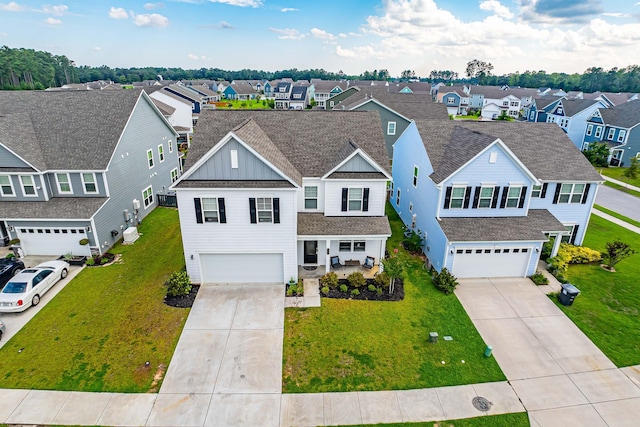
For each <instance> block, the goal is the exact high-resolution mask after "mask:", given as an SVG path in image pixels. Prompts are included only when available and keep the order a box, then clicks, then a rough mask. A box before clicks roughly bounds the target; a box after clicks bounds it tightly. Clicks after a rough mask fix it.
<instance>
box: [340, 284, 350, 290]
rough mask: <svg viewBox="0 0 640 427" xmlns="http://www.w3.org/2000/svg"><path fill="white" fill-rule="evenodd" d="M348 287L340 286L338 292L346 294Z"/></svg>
mask: <svg viewBox="0 0 640 427" xmlns="http://www.w3.org/2000/svg"><path fill="white" fill-rule="evenodd" d="M348 290H349V287H348V286H347V285H340V292H347V291H348Z"/></svg>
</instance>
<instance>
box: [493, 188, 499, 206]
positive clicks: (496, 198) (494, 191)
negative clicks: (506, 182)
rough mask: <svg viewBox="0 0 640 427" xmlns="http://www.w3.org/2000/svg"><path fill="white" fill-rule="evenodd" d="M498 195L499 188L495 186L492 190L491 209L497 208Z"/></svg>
mask: <svg viewBox="0 0 640 427" xmlns="http://www.w3.org/2000/svg"><path fill="white" fill-rule="evenodd" d="M499 195H500V186H499V185H496V187H495V188H494V189H493V200H492V201H491V208H493V209H495V208H497V207H498V196H499Z"/></svg>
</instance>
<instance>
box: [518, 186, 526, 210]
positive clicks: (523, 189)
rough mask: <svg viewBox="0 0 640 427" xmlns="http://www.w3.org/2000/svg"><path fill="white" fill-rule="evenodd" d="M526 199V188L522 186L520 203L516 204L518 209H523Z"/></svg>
mask: <svg viewBox="0 0 640 427" xmlns="http://www.w3.org/2000/svg"><path fill="white" fill-rule="evenodd" d="M526 198H527V187H526V186H524V187H522V190H520V201H519V202H518V207H519V208H523V207H524V199H526Z"/></svg>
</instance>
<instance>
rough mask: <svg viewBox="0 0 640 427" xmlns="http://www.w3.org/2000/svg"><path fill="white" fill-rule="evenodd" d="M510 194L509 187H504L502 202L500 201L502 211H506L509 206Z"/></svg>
mask: <svg viewBox="0 0 640 427" xmlns="http://www.w3.org/2000/svg"><path fill="white" fill-rule="evenodd" d="M508 194H509V187H502V200H500V209H504V207H505V206H506V205H507V195H508Z"/></svg>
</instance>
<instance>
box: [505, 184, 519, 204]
mask: <svg viewBox="0 0 640 427" xmlns="http://www.w3.org/2000/svg"><path fill="white" fill-rule="evenodd" d="M521 192H522V187H520V186H516V187H509V191H508V192H507V203H506V205H505V206H506V207H507V208H517V207H518V203H519V202H520V193H521Z"/></svg>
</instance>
